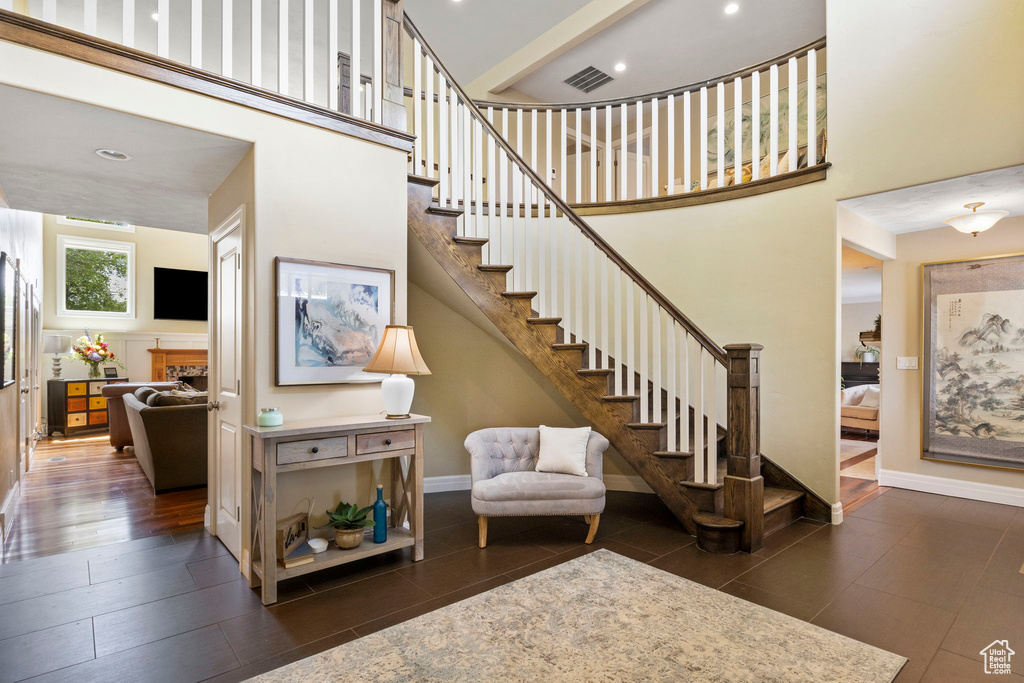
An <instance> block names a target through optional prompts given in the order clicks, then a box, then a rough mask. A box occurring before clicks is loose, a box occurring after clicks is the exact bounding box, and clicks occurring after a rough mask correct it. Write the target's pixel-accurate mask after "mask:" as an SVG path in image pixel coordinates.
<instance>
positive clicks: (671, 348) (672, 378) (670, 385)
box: [659, 181, 683, 451]
mask: <svg viewBox="0 0 1024 683" xmlns="http://www.w3.org/2000/svg"><path fill="white" fill-rule="evenodd" d="M670 182H671V181H670ZM659 310H660V309H659ZM666 332H667V333H668V334H666V335H665V358H666V359H667V360H668V367H667V368H666V370H667V372H666V374H665V379H666V381H665V392H666V393H667V394H668V400H667V402H666V404H665V407H666V408H667V409H668V412H667V414H666V415H665V421H666V422H667V423H668V434H667V437H668V438H667V439H666V448H665V450H668V451H676V450H683V449H681V448H678V447H677V446H676V396H677V393H676V392H677V389H676V386H677V385H676V377H677V376H678V374H679V358H678V357H677V356H676V324H675V321H674V320H673V319H672V316H668V328H667V329H666Z"/></svg>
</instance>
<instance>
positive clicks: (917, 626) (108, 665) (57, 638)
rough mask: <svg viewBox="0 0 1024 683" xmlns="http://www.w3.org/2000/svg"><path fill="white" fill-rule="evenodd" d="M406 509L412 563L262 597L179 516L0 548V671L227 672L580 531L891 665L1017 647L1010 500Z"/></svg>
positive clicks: (322, 644)
mask: <svg viewBox="0 0 1024 683" xmlns="http://www.w3.org/2000/svg"><path fill="white" fill-rule="evenodd" d="M426 523H427V536H426V540H427V547H426V555H427V559H426V560H424V561H423V562H419V563H415V564H414V563H413V562H412V561H411V558H410V555H409V553H408V549H406V550H401V551H396V552H395V553H392V554H390V555H387V556H378V557H374V558H369V559H367V560H364V561H361V562H358V563H354V564H351V565H345V566H342V567H337V568H334V569H331V570H327V571H324V572H320V573H316V574H310V575H307V576H304V577H300V578H298V579H293V580H290V581H288V582H286V583H284V584H282V585H281V590H280V596H281V601H280V602H279V603H278V604H275V605H273V606H271V607H269V608H265V607H263V606H262V605H261V603H260V601H259V598H258V596H257V594H256V593H255V592H254V591H252V590H250V589H249V588H248V587H247V585H246V582H245V581H244V580H243V579H242V578H241V576H240V575H239V573H238V565H237V563H236V562H235V561H234V559H233V558H232V557H231V556H230V555H228V554H227V552H226V550H225V549H224V547H223V546H222V545H221V544H220V543H219V542H218V541H217V540H216V539H213V538H211V537H209V536H207V535H206V534H205V532H202V531H196V530H192V531H178V532H174V533H172V534H169V535H163V536H148V537H145V538H141V539H136V540H132V541H127V542H124V543H118V544H113V545H106V546H102V547H95V548H88V549H85V550H80V551H77V552H69V553H64V554H60V555H52V556H49V557H42V558H37V559H29V560H23V561H17V562H13V563H9V564H4V565H0V603H2V604H0V662H2V663H3V664H2V666H0V681H16V680H21V679H25V678H29V677H32V676H40V678H39V679H38V680H40V681H75V682H76V683H77V682H79V681H185V682H187V681H201V680H213V681H218V682H224V681H239V680H244V679H245V678H247V677H249V676H252V675H255V674H258V673H260V672H263V671H267V670H270V669H273V668H276V667H278V666H281V665H283V664H286V663H288V662H291V661H295V660H297V659H300V658H303V657H306V656H309V655H311V654H314V653H316V652H320V651H322V650H325V649H328V648H331V647H334V646H336V645H339V644H342V643H345V642H347V641H350V640H354V639H356V638H359V637H362V636H365V635H367V634H369V633H373V632H375V631H378V630H380V629H383V628H386V627H388V626H390V625H393V624H396V623H399V622H402V621H404V620H407V619H411V618H413V617H416V616H418V615H420V614H424V613H426V612H429V611H431V610H435V609H437V608H439V607H442V606H444V605H447V604H450V603H453V602H456V601H458V600H461V599H464V598H467V597H470V596H472V595H475V594H477V593H480V592H483V591H486V590H489V589H491V588H494V587H496V586H499V585H501V584H504V583H507V582H509V581H512V580H514V579H518V578H521V577H524V576H527V575H530V574H533V573H535V572H538V571H541V570H543V569H546V568H548V567H551V566H554V565H557V564H559V563H562V562H565V561H567V560H569V559H572V558H574V557H578V556H580V555H582V554H584V553H587V552H590V551H591V550H593V549H596V548H607V549H609V550H612V551H614V552H617V553H621V554H623V555H626V556H629V557H632V558H634V559H637V560H639V561H642V562H648V563H650V564H651V565H653V566H655V567H659V568H661V569H664V570H666V571H669V572H672V573H675V574H678V575H680V576H683V577H686V578H688V579H691V580H693V581H698V582H700V583H703V584H706V585H708V586H712V587H714V588H717V589H720V590H723V591H725V592H728V593H730V594H732V595H736V596H738V597H740V598H743V599H745V600H750V601H753V602H756V603H759V604H762V605H765V606H767V607H770V608H772V609H775V610H778V611H781V612H784V613H786V614H789V615H792V616H794V617H796V618H798V619H803V620H808V621H811V622H812V623H814V624H817V625H819V626H822V627H824V628H827V629H831V630H833V631H836V632H839V633H843V634H845V635H848V636H850V637H852V638H856V639H858V640H861V641H864V642H867V643H870V644H872V645H875V646H877V647H880V648H884V649H887V650H891V651H893V652H897V653H899V654H902V655H904V656H906V657H908V658H909V659H910V662H909V663H908V664H907V666H906V667H905V668H904V670H903V672H901V674H900V677H899V679H898V680H900V681H916V680H927V681H943V682H948V681H961V680H965V681H970V680H975V679H977V680H985V677H984V674H983V673H982V663H981V656H980V654H979V652H980V650H981V649H982V648H983V647H985V646H986V645H988V644H989V643H990V642H992V641H993V640H995V639H997V638H998V639H1008V640H1009V642H1010V645H1011V647H1016V648H1019V647H1021V644H1024V574H1022V573H1021V571H1020V570H1021V565H1022V563H1024V510H1021V509H1018V508H1015V507H1008V506H1003V505H994V504H990V503H979V502H973V501H967V500H962V499H957V498H947V497H944V496H936V495H930V494H923V493H915V492H911V491H904V490H900V489H891V490H888V491H886V492H885V493H884V494H882V495H879V496H878V497H877V498H876V499H874V500H871V501H870V502H867V503H866V504H864V505H862V506H861V507H860V508H859V509H857V510H856V511H854V512H851V513H849V514H847V515H846V518H845V521H844V523H843V524H842V525H840V526H830V525H822V524H818V523H812V522H807V521H798V522H796V523H794V524H792V525H791V526H789V527H785V528H784V529H782V530H780V531H778V532H776V533H775V534H772V535H770V536H768V538H767V539H766V546H765V548H764V549H763V550H761V551H759V552H758V553H756V554H753V555H745V554H738V555H728V556H722V555H709V554H707V553H703V552H701V551H700V550H698V549H697V548H696V546H695V545H694V539H693V537H692V536H688V535H686V534H685V533H683V532H682V531H681V530H680V528H679V524H678V522H676V520H675V519H674V518H673V517H672V515H671V514H670V513H669V512H668V510H667V509H666V508H665V506H664V505H663V504H662V503H661V501H660V500H658V499H657V498H656V497H655V496H652V495H644V494H634V493H621V492H610V493H609V494H608V506H607V509H606V511H605V514H604V515H602V517H601V528H600V531H599V533H598V540H597V541H596V542H595V543H594V545H593V546H585V545H584V544H583V539H584V537H585V536H586V525H585V524H584V523H583V521H582V519H573V518H566V519H561V518H555V519H547V518H531V517H511V518H499V519H494V520H491V524H490V543H489V545H488V547H487V548H486V549H485V550H480V549H478V548H477V547H476V538H477V528H476V521H475V518H474V516H473V514H472V511H471V510H470V505H469V494H468V493H467V492H457V493H437V494H429V495H427V496H426ZM812 656H813V655H812ZM1013 666H1014V670H1015V671H1018V672H1019V671H1024V665H1018V664H1017V663H1016V662H1014V665H1013ZM1014 680H1020V679H1017V678H1014Z"/></svg>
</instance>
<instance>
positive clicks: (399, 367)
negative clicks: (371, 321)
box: [363, 325, 430, 375]
mask: <svg viewBox="0 0 1024 683" xmlns="http://www.w3.org/2000/svg"><path fill="white" fill-rule="evenodd" d="M363 372H379V373H384V374H393V375H429V374H430V369H429V368H427V364H426V363H425V362H423V356H421V355H420V350H419V348H418V347H417V346H416V335H415V334H414V333H413V331H412V328H411V327H409V326H408V325H388V326H387V327H385V328H384V338H383V339H381V340H380V346H379V347H377V353H375V354H373V358H371V359H370V362H369V363H367V364H366V367H365V368H363Z"/></svg>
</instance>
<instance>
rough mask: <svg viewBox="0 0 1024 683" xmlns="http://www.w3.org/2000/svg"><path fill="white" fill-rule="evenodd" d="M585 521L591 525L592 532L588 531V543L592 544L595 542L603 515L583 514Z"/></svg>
mask: <svg viewBox="0 0 1024 683" xmlns="http://www.w3.org/2000/svg"><path fill="white" fill-rule="evenodd" d="M583 519H584V521H586V523H587V524H589V525H590V532H589V533H587V540H586V544H587V545H590V544H591V543H593V542H594V536H597V525H598V524H599V523H600V522H601V515H583Z"/></svg>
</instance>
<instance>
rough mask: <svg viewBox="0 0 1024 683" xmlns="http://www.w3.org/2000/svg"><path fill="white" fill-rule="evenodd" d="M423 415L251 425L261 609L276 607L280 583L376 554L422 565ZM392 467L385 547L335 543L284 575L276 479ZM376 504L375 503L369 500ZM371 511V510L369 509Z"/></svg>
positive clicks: (255, 572) (254, 553) (253, 575)
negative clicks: (400, 555) (381, 463)
mask: <svg viewBox="0 0 1024 683" xmlns="http://www.w3.org/2000/svg"><path fill="white" fill-rule="evenodd" d="M428 422H430V418H429V417H426V416H424V415H410V416H409V417H408V418H405V419H401V420H388V419H386V418H383V417H381V416H379V415H373V416H361V417H342V418H332V419H324V420H296V421H293V422H286V423H285V424H284V425H282V426H280V427H257V426H254V425H246V426H245V427H244V428H243V429H244V431H245V433H246V434H248V435H249V438H250V441H251V444H252V506H251V516H250V519H251V520H252V546H251V551H250V555H251V558H252V570H251V571H250V578H249V581H250V585H251V586H253V587H256V586H262V598H263V604H264V605H269V604H271V603H274V602H277V582H278V581H283V580H285V579H289V578H291V577H293V576H301V575H303V574H308V573H309V572H315V571H319V570H321V569H327V568H328V567H334V566H336V565H339V564H345V563H348V562H354V561H356V560H361V559H363V558H366V557H370V556H371V555H379V554H381V553H386V552H390V551H392V550H397V549H399V548H406V547H409V546H412V547H413V560H414V561H419V560H422V559H423V425H424V424H426V423H428ZM373 460H388V461H389V462H390V463H391V525H390V528H389V529H388V540H387V541H386V542H385V543H374V542H373V541H372V539H371V538H367V539H365V540H363V543H362V544H361V545H360V546H359V547H358V548H353V549H351V550H341V549H339V548H338V547H337V546H336V545H335V544H334V540H333V538H331V539H328V540H329V541H330V544H329V545H328V548H327V550H325V551H324V552H322V553H317V554H316V555H314V556H313V557H314V561H313V562H311V563H308V564H302V565H299V566H297V567H291V568H290V569H286V568H285V567H284V566H282V565H281V564H280V563H279V560H280V559H281V558H279V557H277V543H276V538H277V520H278V512H277V488H278V487H277V479H278V477H281V476H287V473H288V472H295V471H298V470H309V469H316V468H320V467H338V466H343V465H351V464H354V463H357V462H370V461H373ZM370 502H372V501H370ZM367 504H369V503H367Z"/></svg>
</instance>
